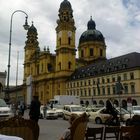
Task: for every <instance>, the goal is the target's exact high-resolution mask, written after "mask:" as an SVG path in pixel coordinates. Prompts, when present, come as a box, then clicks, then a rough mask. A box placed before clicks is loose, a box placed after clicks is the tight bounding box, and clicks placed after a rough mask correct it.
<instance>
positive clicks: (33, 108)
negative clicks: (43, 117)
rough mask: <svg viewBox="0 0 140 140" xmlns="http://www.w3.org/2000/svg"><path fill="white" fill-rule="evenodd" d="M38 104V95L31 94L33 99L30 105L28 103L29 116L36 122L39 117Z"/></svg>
mask: <svg viewBox="0 0 140 140" xmlns="http://www.w3.org/2000/svg"><path fill="white" fill-rule="evenodd" d="M40 105H41V103H40V101H39V99H38V96H33V100H32V101H31V105H30V111H29V116H30V119H31V120H33V121H35V122H37V123H38V120H39V117H40Z"/></svg>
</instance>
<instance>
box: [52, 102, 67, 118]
mask: <svg viewBox="0 0 140 140" xmlns="http://www.w3.org/2000/svg"><path fill="white" fill-rule="evenodd" d="M53 108H54V109H55V111H56V112H57V113H58V117H63V108H64V106H63V105H59V104H56V105H53Z"/></svg>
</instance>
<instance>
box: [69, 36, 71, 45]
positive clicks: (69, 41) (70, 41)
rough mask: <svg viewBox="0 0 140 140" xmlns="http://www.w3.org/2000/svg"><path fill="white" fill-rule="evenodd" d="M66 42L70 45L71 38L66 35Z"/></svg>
mask: <svg viewBox="0 0 140 140" xmlns="http://www.w3.org/2000/svg"><path fill="white" fill-rule="evenodd" d="M68 44H69V45H70V44H71V38H70V37H68Z"/></svg>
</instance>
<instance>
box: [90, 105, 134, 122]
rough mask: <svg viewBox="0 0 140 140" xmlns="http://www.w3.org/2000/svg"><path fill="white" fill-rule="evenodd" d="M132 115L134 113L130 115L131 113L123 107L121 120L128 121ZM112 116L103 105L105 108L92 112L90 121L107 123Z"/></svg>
mask: <svg viewBox="0 0 140 140" xmlns="http://www.w3.org/2000/svg"><path fill="white" fill-rule="evenodd" d="M116 109H117V111H118V117H120V108H116ZM132 116H133V115H132V114H131V115H130V113H129V112H128V111H127V110H125V109H123V108H121V120H122V121H125V122H128V121H129V120H130V119H131V117H132ZM110 117H111V115H110V114H108V113H107V112H106V108H105V107H103V108H101V109H99V110H97V111H96V112H90V116H89V121H93V122H95V123H96V124H102V123H105V122H106V121H107V120H108V119H109V118H110Z"/></svg>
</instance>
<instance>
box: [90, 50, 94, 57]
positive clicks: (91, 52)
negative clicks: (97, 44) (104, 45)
mask: <svg viewBox="0 0 140 140" xmlns="http://www.w3.org/2000/svg"><path fill="white" fill-rule="evenodd" d="M90 56H93V48H90Z"/></svg>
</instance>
